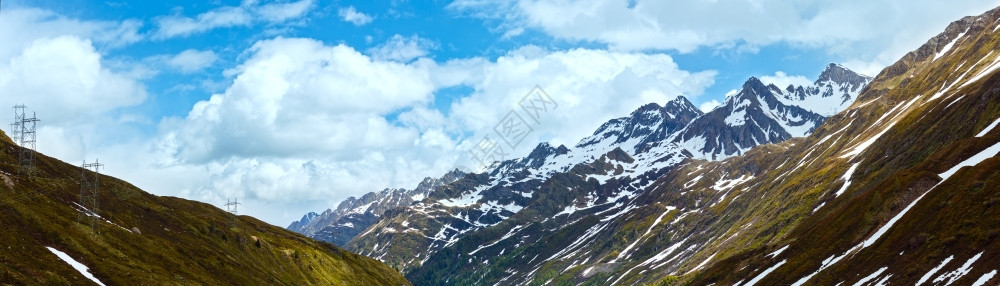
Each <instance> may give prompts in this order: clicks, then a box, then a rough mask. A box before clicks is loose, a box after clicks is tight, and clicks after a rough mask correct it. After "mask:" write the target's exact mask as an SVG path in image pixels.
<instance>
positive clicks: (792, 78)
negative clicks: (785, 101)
mask: <svg viewBox="0 0 1000 286" xmlns="http://www.w3.org/2000/svg"><path fill="white" fill-rule="evenodd" d="M760 81H761V82H763V83H764V84H774V86H777V87H778V88H781V89H784V88H786V87H788V85H794V86H808V85H810V84H812V81H811V80H809V79H808V78H806V77H805V76H801V75H788V74H786V73H785V72H783V71H776V72H774V75H765V76H761V77H760Z"/></svg>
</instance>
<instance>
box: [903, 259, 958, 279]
mask: <svg viewBox="0 0 1000 286" xmlns="http://www.w3.org/2000/svg"><path fill="white" fill-rule="evenodd" d="M952 259H955V256H954V255H952V256H948V258H945V259H944V261H941V264H938V266H937V267H934V268H932V269H931V271H927V274H924V276H921V277H920V280H917V284H913V286H919V285H920V284H924V282H927V280H928V279H931V277H934V274H937V272H938V271H941V268H944V266H945V265H946V264H948V262H951V260H952Z"/></svg>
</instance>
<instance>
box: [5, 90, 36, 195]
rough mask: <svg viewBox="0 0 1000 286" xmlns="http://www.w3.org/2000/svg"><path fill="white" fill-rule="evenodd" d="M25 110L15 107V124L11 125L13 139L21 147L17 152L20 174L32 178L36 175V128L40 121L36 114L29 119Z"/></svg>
mask: <svg viewBox="0 0 1000 286" xmlns="http://www.w3.org/2000/svg"><path fill="white" fill-rule="evenodd" d="M24 108H25V106H24V105H15V106H14V123H11V124H10V126H11V133H13V135H14V136H13V138H11V139H13V140H14V142H16V143H17V144H18V145H21V149H20V150H19V151H18V152H17V162H18V166H19V168H18V170H17V172H18V174H19V175H27V176H29V177H31V176H34V173H35V172H34V171H35V142H37V136H36V135H37V132H36V131H35V128H36V127H37V126H38V121H39V120H38V118H37V117H35V113H34V112H32V114H31V117H28V116H27V114H26V113H25V112H24Z"/></svg>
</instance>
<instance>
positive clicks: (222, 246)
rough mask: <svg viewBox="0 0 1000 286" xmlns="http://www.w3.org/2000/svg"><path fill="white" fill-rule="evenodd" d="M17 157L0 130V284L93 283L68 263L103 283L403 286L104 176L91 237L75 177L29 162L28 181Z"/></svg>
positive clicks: (386, 273) (300, 243)
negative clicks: (32, 173)
mask: <svg viewBox="0 0 1000 286" xmlns="http://www.w3.org/2000/svg"><path fill="white" fill-rule="evenodd" d="M19 150H20V147H18V146H17V145H15V144H14V143H13V142H11V140H10V139H9V138H8V137H7V136H6V134H3V133H2V132H0V213H2V215H0V226H2V227H3V231H2V232H0V249H2V251H0V283H3V284H8V283H10V284H28V285H38V284H51V285H66V284H71V285H86V284H91V283H94V282H91V281H92V280H89V279H88V278H86V277H84V275H82V274H81V273H80V272H78V271H76V270H74V267H73V266H71V264H69V261H70V260H72V261H75V262H78V263H80V264H82V265H83V267H86V268H89V271H87V272H86V273H88V274H92V276H94V277H95V279H97V280H98V281H101V282H103V283H105V284H109V285H143V284H152V285H162V284H207V285H223V284H236V285H292V284H295V285H299V284H319V285H345V284H364V285H408V284H409V283H408V282H407V281H406V280H405V279H404V278H403V277H402V275H400V274H399V273H398V272H396V271H394V270H392V269H391V268H389V267H386V266H385V265H384V264H382V263H379V262H378V261H375V260H373V259H370V258H367V257H364V256H360V255H357V254H353V253H349V252H347V251H344V250H341V249H338V248H337V247H334V246H333V245H330V244H327V243H320V242H316V241H313V240H311V239H308V238H306V237H304V236H301V235H298V234H295V233H292V232H290V231H287V230H284V229H281V228H278V227H274V226H271V225H268V224H266V223H263V222H261V221H258V220H256V219H253V218H251V217H245V216H240V217H238V223H237V225H236V227H228V225H229V222H230V221H231V217H230V216H229V214H228V213H226V212H224V211H222V210H220V209H219V208H217V207H214V206H211V205H208V204H204V203H199V202H193V201H188V200H183V199H178V198H172V197H159V196H154V195H150V194H148V193H145V192H143V191H142V190H139V189H138V188H136V187H134V186H132V185H130V184H128V183H127V182H124V181H121V180H118V179H115V178H112V177H108V176H100V177H99V183H100V184H99V193H98V194H99V195H98V198H97V200H98V202H99V206H100V208H99V210H97V215H99V217H98V218H99V220H98V221H97V222H96V225H97V228H96V229H97V231H96V232H94V231H92V230H91V228H90V224H84V223H81V222H79V221H78V216H79V214H81V213H90V211H89V210H86V209H84V208H83V207H82V206H81V205H80V203H79V201H80V197H79V194H80V185H79V181H78V180H79V178H80V176H81V169H80V168H79V167H75V166H72V165H69V164H66V163H63V162H61V161H59V160H56V159H53V158H50V157H47V156H45V155H42V154H36V161H35V165H36V166H37V170H38V171H37V172H36V173H35V176H34V177H27V176H20V175H17V174H18V159H17V158H18V157H17V154H18V152H19ZM91 174H92V173H91ZM84 222H86V220H84ZM57 253H59V254H63V253H64V254H65V255H66V256H65V257H59V256H57V255H59V254H57ZM85 271H86V270H85Z"/></svg>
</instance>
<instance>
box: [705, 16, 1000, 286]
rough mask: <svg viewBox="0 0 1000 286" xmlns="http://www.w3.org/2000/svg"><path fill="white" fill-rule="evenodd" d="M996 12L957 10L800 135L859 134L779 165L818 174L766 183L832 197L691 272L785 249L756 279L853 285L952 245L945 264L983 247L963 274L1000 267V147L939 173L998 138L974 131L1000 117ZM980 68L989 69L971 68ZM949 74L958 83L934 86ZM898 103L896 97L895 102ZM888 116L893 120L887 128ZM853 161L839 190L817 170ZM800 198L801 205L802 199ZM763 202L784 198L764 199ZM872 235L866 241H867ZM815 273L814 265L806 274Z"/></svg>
mask: <svg viewBox="0 0 1000 286" xmlns="http://www.w3.org/2000/svg"><path fill="white" fill-rule="evenodd" d="M998 19H1000V11H998V10H994V11H990V12H987V13H986V14H984V15H982V16H979V17H968V18H965V19H963V20H961V21H957V22H955V23H953V24H952V25H951V26H950V27H949V28H948V31H946V32H945V33H944V34H943V35H947V36H948V37H945V38H941V37H940V36H939V37H938V38H935V39H932V40H931V41H930V42H929V43H928V44H926V45H925V46H924V47H922V48H921V49H919V50H917V51H915V52H912V53H910V54H908V55H907V56H906V57H904V58H903V59H902V60H900V61H899V62H897V63H896V64H895V65H893V66H890V67H889V68H887V69H886V70H885V71H883V72H882V73H881V74H880V75H879V76H878V77H877V78H876V80H875V81H874V82H873V83H872V85H870V87H869V90H867V91H866V92H865V93H863V94H862V96H861V97H860V99H859V102H858V103H856V104H855V105H854V107H852V108H851V109H850V110H849V111H848V112H845V113H842V114H840V115H838V116H837V117H835V118H832V119H831V120H830V121H829V122H828V124H826V125H824V127H825V128H824V129H823V130H819V131H817V133H816V134H815V135H814V136H811V137H810V138H807V139H806V142H805V143H803V145H804V146H815V145H817V143H816V142H817V141H818V140H820V138H823V137H824V136H826V135H828V134H832V133H833V132H834V131H835V130H839V129H842V128H846V130H847V131H846V132H844V133H845V134H850V135H851V136H852V137H853V138H851V139H848V140H845V143H835V144H829V143H823V144H819V145H820V146H819V150H822V151H821V152H824V153H821V154H824V155H823V156H821V157H820V159H818V161H819V162H821V163H819V164H817V165H815V166H813V165H810V166H805V167H804V168H801V169H800V170H797V171H787V173H781V172H778V173H781V174H784V175H785V176H786V177H787V178H788V179H786V180H791V181H797V180H798V181H814V182H812V183H809V184H803V185H801V186H799V187H791V188H788V189H785V190H783V189H782V187H780V186H781V185H785V184H784V183H780V182H779V183H777V185H779V187H777V188H774V187H771V188H764V192H763V194H765V195H766V196H772V197H789V196H791V197H794V196H802V195H806V196H812V194H814V193H816V192H814V191H813V190H816V189H818V190H820V192H818V193H816V195H815V198H814V199H812V201H814V202H815V203H813V206H815V205H818V204H819V203H825V205H824V207H823V208H821V209H819V210H817V211H816V213H814V214H811V215H810V214H808V213H807V212H808V209H807V210H806V212H802V211H801V210H800V211H796V210H794V209H786V210H784V211H782V212H785V213H788V212H790V213H793V214H794V215H791V216H789V217H799V219H796V221H795V223H791V224H785V225H784V229H785V230H786V231H783V232H780V233H778V234H769V233H767V232H757V233H752V235H750V237H751V238H750V239H749V240H750V241H754V242H756V244H750V245H738V244H737V245H722V246H719V248H721V249H725V250H726V251H728V252H729V253H732V255H729V256H728V258H726V259H724V260H721V261H720V262H718V263H715V264H714V265H712V266H711V267H710V268H708V269H707V270H706V271H703V272H701V273H700V274H698V275H697V276H696V277H693V278H690V279H689V280H688V282H689V283H690V284H694V285H707V284H712V283H717V285H719V284H733V283H736V282H738V281H747V280H749V279H750V278H752V277H755V276H757V275H760V274H761V273H763V272H764V270H765V269H768V268H772V267H774V266H775V265H777V264H778V263H780V262H782V261H783V262H784V264H782V265H781V266H780V267H777V268H775V269H774V270H773V272H771V273H770V274H768V275H766V276H764V277H762V279H761V280H760V282H759V283H758V285H788V284H792V283H794V282H798V281H800V280H801V281H803V282H805V283H806V285H834V284H837V283H840V282H846V283H845V284H847V285H850V284H853V283H855V282H858V281H860V280H862V279H863V278H865V277H868V276H869V275H872V274H874V273H876V272H878V275H874V279H873V280H870V281H872V282H874V281H877V280H881V279H885V281H887V282H889V283H891V284H902V285H913V284H914V283H916V282H917V281H918V280H919V279H921V278H922V277H923V276H924V275H925V274H926V273H927V272H928V271H931V269H933V268H935V267H937V266H939V265H941V263H942V262H943V261H944V260H945V259H946V258H948V257H952V256H953V259H952V260H951V261H950V262H949V263H948V264H946V265H941V266H942V268H941V270H940V271H939V272H938V273H937V274H938V275H940V274H943V273H945V272H950V271H953V270H956V269H957V268H959V267H960V266H961V265H962V264H964V263H966V261H968V260H969V259H970V258H971V257H973V256H974V255H976V254H980V253H981V256H980V257H979V259H978V260H977V262H975V263H972V264H970V265H971V269H970V270H969V272H968V274H966V275H964V276H962V277H961V278H960V279H959V280H956V281H955V283H956V284H955V285H969V284H971V283H972V282H973V281H975V280H976V279H978V278H979V277H981V276H982V275H984V274H985V273H988V272H990V271H993V270H997V269H998V268H1000V266H997V265H996V264H995V262H996V261H1000V240H998V239H997V236H998V234H1000V207H998V206H997V202H998V201H1000V187H998V186H1000V185H998V183H1000V182H998V181H1000V168H998V167H1000V159H998V158H996V157H994V158H990V159H987V160H985V161H983V162H981V163H980V164H978V165H975V166H970V167H966V168H963V169H961V170H960V171H959V172H957V173H956V174H955V175H953V176H952V177H950V178H949V179H948V180H944V181H943V178H942V177H940V176H939V175H938V174H940V173H942V172H944V171H946V170H948V169H949V168H951V167H952V166H955V165H956V164H958V163H959V162H961V161H963V160H965V159H967V158H969V157H971V156H972V155H974V154H976V153H979V152H980V151H983V150H984V149H986V148H987V147H989V146H992V145H994V144H996V143H997V142H1000V132H997V130H994V131H993V132H991V133H988V134H986V135H985V136H983V137H975V136H974V135H976V134H978V133H979V132H980V131H981V130H983V129H984V128H985V127H986V126H987V125H989V124H990V122H993V121H994V120H995V119H997V118H998V117H1000V93H998V91H1000V74H997V73H996V72H995V71H994V72H987V68H988V67H989V66H990V64H991V63H992V62H994V60H996V59H997V53H996V52H995V51H996V49H998V48H1000V43H998V42H1000V34H997V33H995V32H994V30H993V28H994V27H995V26H996V25H997V24H998ZM963 31H965V32H966V34H965V35H966V36H965V37H963V38H961V39H960V40H959V41H957V42H956V44H955V46H954V47H953V48H952V50H951V51H950V52H949V53H948V54H946V55H945V56H943V57H940V58H938V59H934V54H936V53H937V52H938V51H937V50H936V48H937V47H938V46H942V45H944V44H945V43H947V42H945V41H950V40H951V38H953V37H954V36H956V35H958V34H960V33H962V32H963ZM980 73H982V74H983V76H982V77H980V79H979V80H973V76H974V75H977V74H980ZM947 86H953V89H950V90H947V91H946V92H943V93H940V95H938V96H937V97H935V95H937V94H939V92H940V91H942V90H945V89H944V88H943V87H947ZM906 104H909V105H906ZM905 106H908V107H906V108H903V107H905ZM894 108H899V109H897V110H896V111H892V110H893V109H894ZM886 114H891V115H890V116H888V117H887V118H888V120H886V121H885V122H881V123H879V122H878V119H879V118H882V116H883V115H886ZM889 121H892V122H896V123H895V125H892V127H891V128H889V127H887V125H888V124H889V123H890V122H889ZM848 122H854V123H855V124H853V125H852V124H851V123H848ZM857 123H861V124H857ZM883 131H884V133H883V135H882V136H881V137H879V139H878V140H877V141H875V142H874V144H872V145H871V146H870V147H869V148H868V149H866V150H865V151H864V152H862V153H860V154H859V155H858V156H857V157H854V158H841V157H842V156H843V155H844V154H845V153H847V151H849V150H851V149H852V148H854V146H857V143H858V142H861V141H864V140H866V139H868V138H872V137H873V136H875V135H876V134H878V133H882V132H883ZM793 149H794V148H793ZM807 150H809V149H808V148H803V149H800V150H797V151H792V152H790V153H788V154H789V155H790V154H795V153H800V152H808V151H807ZM792 156H794V155H792ZM793 158H794V157H793ZM855 163H856V164H858V165H857V166H858V167H857V170H856V172H855V173H854V176H853V178H854V179H853V182H852V184H851V185H850V187H849V188H848V189H847V190H846V192H845V193H844V194H843V195H841V196H840V197H836V198H832V197H831V196H830V195H829V193H828V192H829V191H828V190H830V189H834V190H836V189H839V188H840V187H841V186H842V185H843V181H842V180H840V181H836V182H823V181H815V180H816V177H826V175H827V174H831V173H832V174H834V175H837V176H839V175H840V174H843V173H844V172H845V171H844V170H845V169H847V167H849V166H850V165H852V164H855ZM810 185H811V186H814V187H809V186H810ZM924 194H926V195H924ZM921 195H924V197H922V198H921V199H920V200H919V201H917V202H916V203H915V204H913V207H912V208H910V209H909V210H908V211H907V212H906V213H905V214H904V215H902V216H900V218H899V219H898V221H896V222H895V224H893V225H892V226H891V227H888V228H886V229H885V230H886V231H885V233H884V235H882V236H880V237H878V239H872V237H874V236H875V235H876V234H877V233H878V232H879V230H880V229H882V228H883V227H884V226H885V225H887V224H888V223H889V222H890V220H891V219H892V218H894V217H896V216H897V215H898V214H900V213H901V212H902V211H903V210H905V209H906V208H907V207H908V206H909V205H910V204H911V202H913V201H914V200H915V199H917V198H918V197H920V196H921ZM792 201H799V203H798V205H800V206H801V205H803V203H802V202H803V201H800V200H792ZM809 201H810V200H806V201H805V202H809ZM794 205H795V204H794V203H793V204H790V205H789V206H790V207H793V206H794ZM757 209H758V211H759V212H773V211H775V210H776V209H775V208H769V207H766V206H761V205H758V206H757ZM770 217H773V216H770ZM765 218H768V217H765ZM866 240H869V241H868V242H869V243H867V244H865V243H863V242H864V241H866ZM865 245H867V247H865ZM784 246H789V248H788V249H787V251H785V252H783V253H782V254H781V255H777V256H774V257H771V256H768V255H766V254H767V253H768V252H770V251H773V250H775V249H778V248H780V247H784ZM837 257H842V258H841V259H840V260H839V262H834V263H826V264H827V265H826V266H822V265H824V261H827V262H829V261H835V260H837V259H834V258H837ZM821 268H823V270H822V271H818V272H817V270H820V269H821ZM883 268H884V270H881V272H879V271H880V269H883ZM814 273H815V274H814ZM808 275H814V276H812V277H811V278H810V279H808V280H803V278H804V277H807V276H808ZM930 277H931V278H934V277H937V276H936V275H931V276H930ZM997 283H1000V279H998V278H994V279H993V280H991V281H990V283H988V284H987V285H996V284H997Z"/></svg>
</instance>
